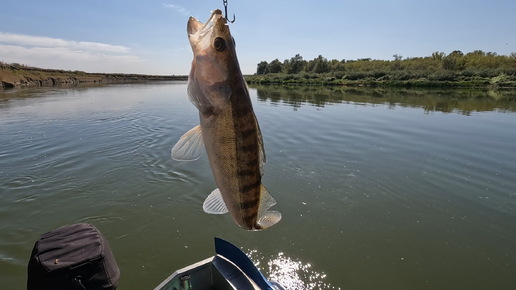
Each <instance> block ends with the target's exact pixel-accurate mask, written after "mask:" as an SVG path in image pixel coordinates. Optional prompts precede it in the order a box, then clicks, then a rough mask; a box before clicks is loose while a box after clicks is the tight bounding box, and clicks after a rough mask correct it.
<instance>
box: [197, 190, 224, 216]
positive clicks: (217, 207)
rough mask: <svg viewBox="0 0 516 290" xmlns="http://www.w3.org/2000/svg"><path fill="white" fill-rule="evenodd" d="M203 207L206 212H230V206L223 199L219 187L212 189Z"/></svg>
mask: <svg viewBox="0 0 516 290" xmlns="http://www.w3.org/2000/svg"><path fill="white" fill-rule="evenodd" d="M202 209H203V210H204V212H205V213H209V214H225V213H227V212H228V208H227V207H226V204H225V203H224V200H223V199H222V194H221V193H220V190H219V189H218V188H217V189H215V190H214V191H212V192H211V193H210V195H208V197H207V198H206V200H204V203H203V204H202Z"/></svg>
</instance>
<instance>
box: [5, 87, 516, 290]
mask: <svg viewBox="0 0 516 290" xmlns="http://www.w3.org/2000/svg"><path fill="white" fill-rule="evenodd" d="M250 93H251V98H252V101H253V103H254V108H255V113H256V115H257V118H258V120H259V122H260V126H261V129H262V133H263V137H264V143H265V150H266V154H267V164H266V167H265V175H264V178H263V183H264V184H265V186H267V188H268V189H269V191H270V192H271V194H272V195H273V196H274V197H275V198H276V200H277V202H278V204H277V205H276V206H275V207H274V209H276V210H278V211H280V212H282V214H283V219H282V221H281V222H280V223H278V224H277V225H275V226H274V227H272V228H270V229H267V230H265V231H262V232H247V231H245V230H242V229H240V228H238V226H237V225H236V224H235V223H234V222H233V221H232V220H231V218H230V217H229V216H228V215H222V216H214V215H208V214H205V213H204V212H203V210H202V202H203V200H204V198H205V197H206V196H207V195H208V194H209V193H210V192H211V191H212V190H213V189H214V188H215V185H214V181H213V177H212V175H211V171H210V168H209V165H208V162H207V157H206V156H203V157H202V158H201V159H199V160H197V161H194V162H177V161H173V160H172V159H171V158H170V149H171V148H172V146H173V145H174V144H175V142H176V141H177V140H178V139H179V137H180V136H181V135H182V134H183V133H185V132H186V131H187V130H189V129H190V128H192V127H193V126H195V125H196V124H198V114H197V111H196V108H195V107H194V106H193V105H192V104H190V103H189V101H188V98H187V96H186V83H184V82H160V83H147V84H133V85H128V84H124V85H110V86H96V87H72V88H36V89H20V90H7V91H0V289H24V288H25V283H26V264H27V262H28V258H29V256H30V252H31V249H32V247H33V245H34V242H35V241H36V240H37V239H38V237H39V236H40V235H41V234H42V233H44V232H46V231H49V230H51V229H54V228H57V227H60V226H62V225H66V224H71V223H76V222H88V223H92V224H94V225H95V226H96V227H97V228H99V229H100V230H101V231H102V233H103V234H104V235H105V236H106V237H107V238H108V240H109V242H110V245H111V248H112V250H113V253H114V255H115V258H116V260H117V262H118V265H119V267H120V269H121V282H120V286H119V289H152V288H153V287H155V286H156V285H158V284H159V283H160V282H161V281H162V280H163V279H164V278H165V277H167V276H168V275H169V274H171V273H172V272H173V271H174V270H176V269H178V268H181V267H183V266H186V265H188V264H190V263H193V262H196V261H199V260H201V259H204V258H206V257H209V256H212V255H213V253H214V249H213V237H221V238H224V239H226V240H228V241H230V242H232V243H234V244H236V245H237V246H240V247H241V248H242V250H244V251H245V252H246V253H248V255H249V256H250V257H251V258H252V259H253V260H254V261H255V263H257V264H258V265H259V267H260V269H261V270H262V271H263V272H264V274H265V275H266V276H267V277H270V278H273V279H275V280H277V281H279V282H281V283H283V284H284V285H285V286H286V287H287V288H288V289H512V288H513V287H514V285H516V276H515V275H514V273H516V150H515V148H516V147H515V144H516V94H515V93H514V92H505V91H481V90H468V91H458V90H454V91H450V90H384V89H363V88H362V89H360V88H354V89H334V88H333V89H332V88H325V87H298V88H295V87H294V88H288V87H273V86H268V87H255V88H251V89H250Z"/></svg>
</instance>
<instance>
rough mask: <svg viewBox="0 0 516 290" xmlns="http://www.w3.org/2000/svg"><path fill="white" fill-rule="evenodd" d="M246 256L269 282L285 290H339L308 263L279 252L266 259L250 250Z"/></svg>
mask: <svg viewBox="0 0 516 290" xmlns="http://www.w3.org/2000/svg"><path fill="white" fill-rule="evenodd" d="M247 255H248V256H249V257H250V258H251V260H252V261H253V262H254V263H255V265H256V266H257V267H258V268H259V269H260V271H261V272H262V273H264V275H265V276H267V278H268V279H269V280H271V281H275V282H278V283H280V284H281V285H282V286H283V287H284V288H285V289H287V290H300V289H321V290H322V289H328V290H329V289H339V290H340V289H341V288H340V287H335V286H333V285H331V283H329V282H327V281H326V278H327V276H326V274H325V273H323V272H318V271H316V270H315V269H313V267H312V265H311V264H310V263H306V262H302V261H300V260H299V259H296V258H292V257H289V256H288V255H286V254H285V253H281V252H280V253H278V254H277V255H275V256H271V257H269V258H266V257H264V256H262V255H260V253H259V252H258V251H257V250H251V251H248V253H247ZM262 263H263V264H265V265H262Z"/></svg>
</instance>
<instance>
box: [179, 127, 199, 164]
mask: <svg viewBox="0 0 516 290" xmlns="http://www.w3.org/2000/svg"><path fill="white" fill-rule="evenodd" d="M203 146H204V142H203V140H202V130H201V125H197V126H195V127H193V128H192V129H190V131H188V132H186V133H185V134H184V135H183V136H181V138H179V141H177V143H176V145H174V147H173V148H172V151H171V155H172V159H174V160H177V161H194V160H197V159H199V157H201V153H202V148H203Z"/></svg>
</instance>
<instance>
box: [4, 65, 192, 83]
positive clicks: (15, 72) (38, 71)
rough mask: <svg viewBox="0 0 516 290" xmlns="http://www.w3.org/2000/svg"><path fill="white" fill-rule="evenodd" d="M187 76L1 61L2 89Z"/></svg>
mask: <svg viewBox="0 0 516 290" xmlns="http://www.w3.org/2000/svg"><path fill="white" fill-rule="evenodd" d="M186 79H187V76H174V75H173V76H155V75H141V74H103V73H86V72H82V71H65V70H54V69H42V68H37V67H30V66H26V65H21V64H16V63H14V64H7V63H3V62H0V89H7V88H14V87H33V86H55V85H76V84H82V83H99V84H101V83H104V84H108V83H128V82H144V81H168V80H186Z"/></svg>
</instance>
